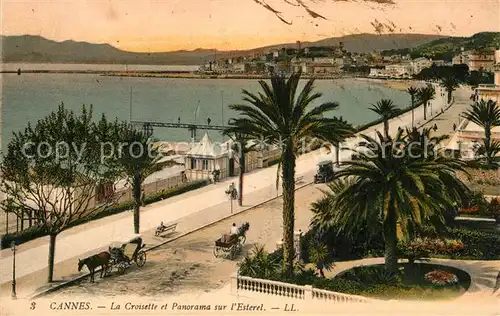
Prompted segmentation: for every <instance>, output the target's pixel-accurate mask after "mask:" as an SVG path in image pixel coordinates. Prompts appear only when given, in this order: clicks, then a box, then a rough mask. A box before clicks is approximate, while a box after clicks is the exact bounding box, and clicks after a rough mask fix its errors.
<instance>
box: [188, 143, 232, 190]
mask: <svg viewBox="0 0 500 316" xmlns="http://www.w3.org/2000/svg"><path fill="white" fill-rule="evenodd" d="M223 147H225V146H221V145H220V144H216V143H214V142H213V141H212V139H211V138H210V137H209V136H208V134H207V133H205V135H204V136H203V138H202V139H201V140H200V142H199V143H197V144H196V145H194V146H193V148H191V150H190V151H189V152H188V153H187V155H186V158H185V168H186V176H187V178H188V179H189V180H201V179H208V178H209V177H210V176H211V175H212V172H213V171H214V170H216V169H218V170H220V179H224V178H226V177H227V176H228V171H229V170H228V169H229V155H228V150H227V148H223Z"/></svg>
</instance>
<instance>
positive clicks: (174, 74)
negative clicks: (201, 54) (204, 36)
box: [0, 70, 359, 80]
mask: <svg viewBox="0 0 500 316" xmlns="http://www.w3.org/2000/svg"><path fill="white" fill-rule="evenodd" d="M17 73H18V72H17V71H13V70H2V71H0V74H17ZM23 73H29V74H85V75H100V76H104V77H135V78H180V79H270V78H271V76H269V75H259V74H201V73H196V72H192V71H181V70H171V71H167V70H165V71H133V72H132V71H128V72H127V71H107V70H24V71H23V70H22V71H21V73H20V74H19V75H22V74H23ZM302 78H303V79H317V80H333V79H346V78H347V79H348V78H359V77H357V76H354V75H328V76H326V75H325V76H317V75H316V76H314V75H307V74H303V75H302Z"/></svg>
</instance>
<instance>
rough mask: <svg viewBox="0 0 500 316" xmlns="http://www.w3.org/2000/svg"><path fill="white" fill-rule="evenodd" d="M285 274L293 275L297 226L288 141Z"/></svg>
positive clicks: (284, 244)
mask: <svg viewBox="0 0 500 316" xmlns="http://www.w3.org/2000/svg"><path fill="white" fill-rule="evenodd" d="M282 168H283V183H282V187H283V272H284V273H285V275H286V276H292V274H293V257H294V252H295V251H294V247H293V242H294V240H293V237H294V236H293V235H294V225H295V209H294V208H295V155H294V152H293V145H292V143H291V141H290V140H288V141H287V143H286V145H285V148H284V151H283V166H282Z"/></svg>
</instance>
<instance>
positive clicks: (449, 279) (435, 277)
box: [425, 270, 458, 286]
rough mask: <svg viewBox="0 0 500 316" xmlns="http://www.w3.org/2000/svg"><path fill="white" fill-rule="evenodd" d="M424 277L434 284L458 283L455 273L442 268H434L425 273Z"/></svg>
mask: <svg viewBox="0 0 500 316" xmlns="http://www.w3.org/2000/svg"><path fill="white" fill-rule="evenodd" d="M425 279H426V280H428V281H429V282H431V283H432V284H434V285H439V286H444V285H446V284H456V283H458V278H457V276H456V275H455V274H453V273H450V272H446V271H443V270H434V271H431V272H427V273H426V274H425Z"/></svg>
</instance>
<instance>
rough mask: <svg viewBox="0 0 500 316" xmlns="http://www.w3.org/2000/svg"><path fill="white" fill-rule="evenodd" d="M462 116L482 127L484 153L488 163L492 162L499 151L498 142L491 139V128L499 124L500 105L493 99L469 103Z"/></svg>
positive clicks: (499, 144)
mask: <svg viewBox="0 0 500 316" xmlns="http://www.w3.org/2000/svg"><path fill="white" fill-rule="evenodd" d="M462 116H463V117H464V118H465V119H467V120H469V121H470V122H473V123H475V124H477V125H479V126H481V127H482V128H483V129H484V145H483V149H484V153H485V156H486V160H487V162H488V164H489V165H491V164H492V163H493V160H494V158H495V155H496V154H497V153H498V152H499V151H500V142H496V141H492V140H491V129H492V128H494V127H496V126H500V107H498V106H497V103H496V102H495V101H493V100H488V101H485V100H481V101H479V102H475V103H473V104H472V105H471V107H470V109H469V110H467V111H466V112H464V113H462Z"/></svg>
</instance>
